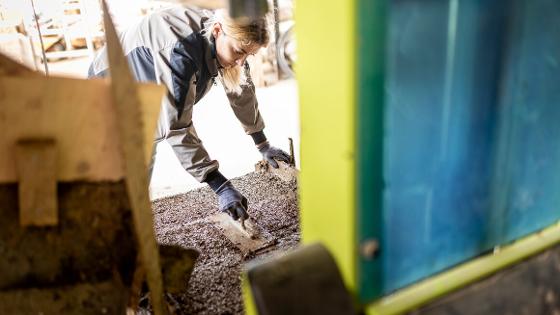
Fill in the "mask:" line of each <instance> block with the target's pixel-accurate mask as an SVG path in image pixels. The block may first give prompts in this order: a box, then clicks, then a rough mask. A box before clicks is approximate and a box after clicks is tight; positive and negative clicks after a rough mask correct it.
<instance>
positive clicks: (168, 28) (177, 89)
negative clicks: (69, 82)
mask: <svg viewBox="0 0 560 315" xmlns="http://www.w3.org/2000/svg"><path fill="white" fill-rule="evenodd" d="M211 14H212V12H211V11H206V10H198V9H192V8H185V7H173V8H169V9H165V10H163V11H160V12H156V13H153V14H150V15H148V16H146V17H144V18H143V19H142V20H140V21H139V22H138V23H137V24H135V25H134V26H132V27H130V28H128V29H127V30H126V31H125V32H123V33H122V34H120V40H121V44H122V46H123V50H124V53H125V55H126V57H127V59H128V61H129V64H130V67H131V70H132V72H133V74H134V76H135V78H136V79H137V80H138V81H143V82H156V83H158V84H164V85H165V86H166V87H167V90H168V93H167V95H166V96H165V97H164V98H163V101H162V105H161V113H160V117H159V121H158V129H157V132H156V139H155V141H156V142H158V141H162V140H167V141H168V142H169V144H170V145H171V147H172V148H173V150H174V151H175V154H176V155H177V157H178V158H179V161H180V162H181V164H182V166H183V167H184V168H185V169H186V170H187V171H188V172H189V173H190V174H191V175H192V176H193V177H194V178H196V179H197V180H198V181H200V182H202V181H204V180H205V179H206V175H207V174H208V173H209V172H211V171H213V170H216V169H218V166H219V165H218V162H217V161H216V160H212V159H210V157H209V155H208V152H207V151H206V149H205V148H204V146H203V145H202V142H201V140H200V139H199V138H198V136H197V134H196V130H195V128H194V126H193V124H192V111H193V105H194V104H196V103H197V102H198V101H199V100H200V99H201V98H202V97H203V96H204V95H205V94H206V93H207V92H208V91H209V90H210V88H211V87H212V84H213V83H214V82H215V79H216V77H218V76H219V69H218V63H217V60H216V58H215V50H214V44H213V43H212V42H210V41H209V40H208V39H207V38H206V37H205V36H204V35H203V34H202V30H203V29H204V27H205V25H204V22H205V21H206V20H208V17H209V16H210V15H211ZM108 67H109V65H108V61H107V52H106V49H105V48H103V49H102V50H101V51H100V53H99V54H98V55H97V57H96V58H95V60H94V61H93V63H92V65H91V67H90V70H89V76H90V77H96V76H97V77H103V76H106V75H107V72H108ZM246 70H248V66H246ZM246 72H247V77H248V84H247V85H246V86H243V89H242V92H241V94H235V93H226V94H227V97H228V99H229V102H230V105H231V108H232V109H233V111H234V113H235V116H236V117H237V118H238V119H239V121H240V122H241V125H242V126H243V129H244V130H245V132H246V133H247V134H252V133H255V132H259V131H262V130H263V129H264V122H263V120H262V117H261V115H260V113H259V109H258V103H257V99H256V97H255V87H254V85H253V84H252V82H251V79H250V77H249V73H248V71H246ZM152 162H153V161H152Z"/></svg>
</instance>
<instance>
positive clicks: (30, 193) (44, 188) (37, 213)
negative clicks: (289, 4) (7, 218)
mask: <svg viewBox="0 0 560 315" xmlns="http://www.w3.org/2000/svg"><path fill="white" fill-rule="evenodd" d="M55 149H56V147H55V142H54V141H53V140H50V139H48V140H34V139H29V140H22V141H20V142H19V143H18V144H17V146H16V156H17V163H16V164H17V172H18V178H19V222H20V225H21V226H52V225H57V224H58V202H57V195H56V152H55Z"/></svg>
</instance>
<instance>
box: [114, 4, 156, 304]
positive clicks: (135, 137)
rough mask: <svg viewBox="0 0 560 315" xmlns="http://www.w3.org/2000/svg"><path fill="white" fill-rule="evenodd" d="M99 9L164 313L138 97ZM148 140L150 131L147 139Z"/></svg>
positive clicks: (134, 200) (149, 265) (137, 220)
mask: <svg viewBox="0 0 560 315" xmlns="http://www.w3.org/2000/svg"><path fill="white" fill-rule="evenodd" d="M103 11H104V14H103V21H104V25H105V35H106V37H107V55H108V59H109V68H110V70H111V91H112V98H113V104H114V105H115V108H116V112H117V121H118V129H117V130H118V137H119V138H120V140H121V149H122V151H121V152H122V154H123V160H124V170H125V178H126V186H127V191H128V196H129V199H130V204H131V206H132V216H133V220H134V228H135V231H136V237H137V239H138V245H139V249H140V259H141V262H142V265H143V267H144V269H145V271H146V278H147V282H148V286H149V288H150V298H151V299H150V300H151V303H152V307H153V310H154V313H155V314H156V315H160V314H166V313H167V309H166V308H165V307H164V299H163V281H162V277H161V269H160V263H159V251H158V248H157V244H156V239H155V232H154V225H153V219H152V208H151V203H150V199H149V191H148V184H149V183H148V177H147V164H146V161H145V158H141V157H143V156H145V150H144V149H143V147H142V144H143V143H144V142H145V139H144V134H143V133H142V132H138V129H140V130H143V128H144V127H143V121H142V109H141V106H140V105H139V104H140V97H139V94H138V89H137V85H136V83H135V82H134V79H133V77H132V74H131V73H130V69H129V65H128V61H127V60H126V58H125V57H124V53H123V50H122V47H121V45H120V42H119V37H118V35H117V32H116V30H115V27H114V25H113V22H112V21H111V17H110V14H109V10H108V8H107V3H106V2H105V1H103ZM152 140H153V134H152V137H150V139H149V141H152ZM139 157H140V158H139Z"/></svg>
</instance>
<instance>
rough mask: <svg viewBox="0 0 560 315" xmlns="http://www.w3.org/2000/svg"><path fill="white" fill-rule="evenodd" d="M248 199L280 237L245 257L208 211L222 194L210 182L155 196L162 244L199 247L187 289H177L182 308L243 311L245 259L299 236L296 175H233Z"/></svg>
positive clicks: (214, 313) (273, 251)
mask: <svg viewBox="0 0 560 315" xmlns="http://www.w3.org/2000/svg"><path fill="white" fill-rule="evenodd" d="M232 183H233V184H234V186H235V187H236V188H237V189H238V190H239V191H240V192H241V193H242V194H243V195H244V196H245V197H246V198H247V199H248V202H249V209H248V212H249V215H251V217H252V218H254V219H255V220H256V222H257V224H258V225H259V226H260V227H261V228H263V229H265V230H267V231H268V232H269V233H270V234H271V235H272V236H274V237H275V238H276V240H277V243H276V245H275V246H273V247H272V248H270V250H269V251H267V252H264V253H260V254H258V255H256V256H253V257H243V256H242V254H241V251H240V250H239V249H237V248H236V247H235V246H234V245H233V244H232V243H231V242H230V241H229V240H228V239H227V238H226V237H225V236H224V235H223V234H222V233H221V232H220V231H219V230H218V228H217V227H215V226H214V225H213V224H212V223H210V221H209V220H208V217H209V216H211V215H213V214H215V213H217V212H218V208H217V198H216V196H215V194H214V192H212V190H211V189H210V188H209V187H204V188H200V189H197V190H193V191H190V192H188V193H186V194H184V195H177V196H173V197H169V198H164V199H160V200H156V201H154V202H153V211H154V221H155V228H156V237H157V240H158V242H159V243H160V244H166V245H177V246H181V247H184V248H194V249H196V250H198V251H199V252H200V257H199V258H198V260H197V262H196V265H195V269H194V272H193V274H192V276H191V279H190V281H189V285H188V289H187V291H186V292H184V293H182V294H177V295H173V296H172V298H173V299H174V300H175V301H176V302H177V303H176V305H175V306H176V307H177V310H176V313H177V314H211V315H219V314H243V301H242V296H241V286H240V285H241V270H242V268H243V264H244V263H246V262H249V261H250V260H254V259H263V258H265V257H269V256H271V255H276V254H279V253H281V252H283V251H285V250H288V249H291V248H293V247H295V246H297V245H298V243H299V240H300V229H299V217H298V212H299V209H298V196H297V184H296V181H295V180H292V181H290V182H285V181H283V180H281V179H279V178H278V177H276V176H275V175H273V174H271V173H256V172H255V173H250V174H247V175H245V176H242V177H239V178H236V179H233V180H232Z"/></svg>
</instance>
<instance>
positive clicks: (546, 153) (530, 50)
mask: <svg viewBox="0 0 560 315" xmlns="http://www.w3.org/2000/svg"><path fill="white" fill-rule="evenodd" d="M515 3H516V5H515V6H514V11H512V15H511V20H510V32H509V34H508V37H509V39H508V50H507V55H506V58H505V67H504V71H503V79H502V80H503V83H502V84H503V89H502V93H501V97H500V102H499V103H500V107H499V117H500V120H499V126H500V128H499V130H500V133H499V139H500V145H499V146H498V154H497V158H496V160H495V167H494V169H495V172H496V174H495V182H494V185H493V188H494V195H493V197H494V206H493V210H495V211H496V213H495V217H494V219H495V221H496V222H497V223H499V224H497V226H496V229H495V230H494V231H495V233H494V237H496V238H497V240H498V241H499V242H502V243H503V242H507V241H511V240H514V239H517V238H519V236H522V235H525V234H528V233H531V232H534V231H535V230H538V229H540V228H543V227H544V226H547V225H550V224H552V223H554V222H555V221H557V220H558V219H559V218H560V209H559V208H560V189H559V188H560V142H558V139H559V136H560V1H558V0H538V1H520V0H517V1H516V2H515ZM500 216H502V217H500Z"/></svg>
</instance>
